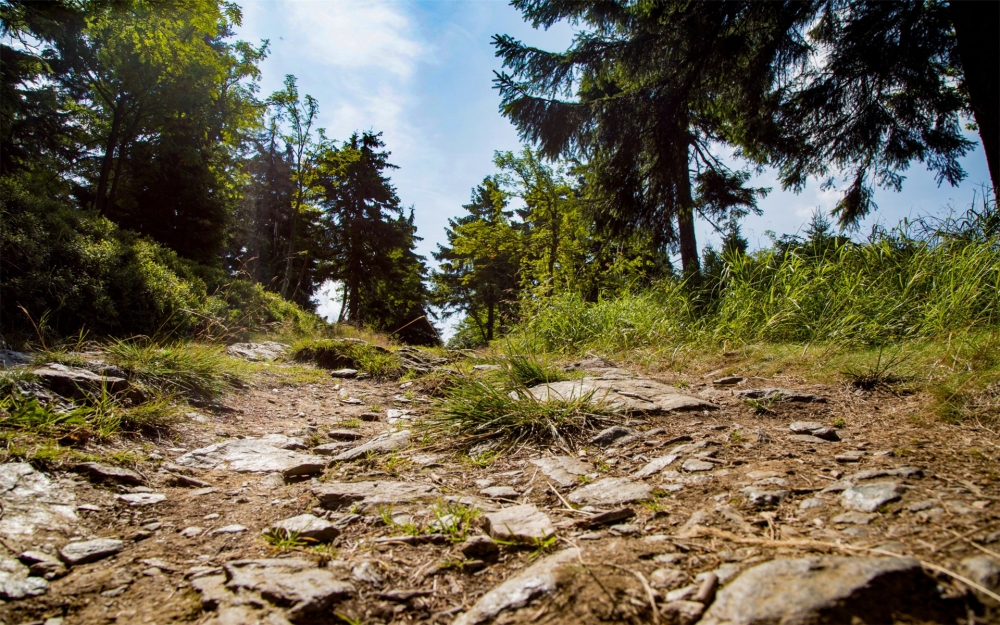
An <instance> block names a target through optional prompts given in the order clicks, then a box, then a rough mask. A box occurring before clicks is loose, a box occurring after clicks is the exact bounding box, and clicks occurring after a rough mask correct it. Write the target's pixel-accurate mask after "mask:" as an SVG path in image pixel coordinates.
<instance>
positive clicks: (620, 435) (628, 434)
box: [587, 425, 639, 447]
mask: <svg viewBox="0 0 1000 625" xmlns="http://www.w3.org/2000/svg"><path fill="white" fill-rule="evenodd" d="M638 437H639V431H638V430H633V429H632V428H626V427H622V426H620V425H613V426H611V427H609V428H605V429H603V430H601V431H600V432H598V433H597V436H595V437H593V438H592V439H590V440H589V441H587V442H588V443H590V444H591V445H597V446H598V447H610V446H612V445H614V444H616V443H621V442H625V441H629V440H634V439H636V438H638Z"/></svg>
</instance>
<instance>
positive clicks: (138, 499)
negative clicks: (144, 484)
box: [115, 493, 167, 507]
mask: <svg viewBox="0 0 1000 625" xmlns="http://www.w3.org/2000/svg"><path fill="white" fill-rule="evenodd" d="M166 498H167V496H166V495H164V494H163V493H127V494H125V495H117V496H116V497H115V499H117V500H119V501H124V502H125V503H127V504H128V505H130V506H135V507H137V506H151V505H153V504H157V503H160V502H161V501H164V500H165V499H166Z"/></svg>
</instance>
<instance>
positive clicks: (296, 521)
mask: <svg viewBox="0 0 1000 625" xmlns="http://www.w3.org/2000/svg"><path fill="white" fill-rule="evenodd" d="M271 529H272V530H282V531H285V532H288V533H290V534H291V533H294V534H298V535H299V537H300V538H306V539H309V540H314V541H316V542H320V543H328V542H331V541H333V540H334V539H335V538H337V536H340V530H339V529H337V527H336V526H335V525H334V524H333V523H330V522H329V521H327V520H325V519H320V518H318V517H314V516H313V515H311V514H300V515H299V516H293V517H292V518H290V519H285V520H283V521H278V522H277V523H275V524H274V525H272V526H271Z"/></svg>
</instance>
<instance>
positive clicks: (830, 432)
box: [788, 421, 840, 441]
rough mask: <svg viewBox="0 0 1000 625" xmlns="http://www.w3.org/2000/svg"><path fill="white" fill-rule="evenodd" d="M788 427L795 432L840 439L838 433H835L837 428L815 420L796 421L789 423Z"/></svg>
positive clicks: (824, 438) (828, 439)
mask: <svg viewBox="0 0 1000 625" xmlns="http://www.w3.org/2000/svg"><path fill="white" fill-rule="evenodd" d="M788 429H789V430H791V431H792V432H794V433H795V434H808V435H810V436H815V437H816V438H822V439H823V440H827V441H839V440H840V435H839V434H837V430H835V429H833V428H831V427H827V426H825V425H823V424H822V423H817V422H815V421H796V422H794V423H792V424H790V425H789V426H788Z"/></svg>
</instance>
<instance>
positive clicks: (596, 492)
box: [567, 477, 653, 506]
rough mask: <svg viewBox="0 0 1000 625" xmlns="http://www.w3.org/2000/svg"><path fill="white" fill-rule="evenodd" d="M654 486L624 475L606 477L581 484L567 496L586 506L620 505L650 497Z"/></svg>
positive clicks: (573, 501) (574, 501) (572, 500)
mask: <svg viewBox="0 0 1000 625" xmlns="http://www.w3.org/2000/svg"><path fill="white" fill-rule="evenodd" d="M652 496H653V487H651V486H650V485H649V484H645V483H643V482H634V481H632V480H630V479H628V478H624V477H606V478H604V479H600V480H597V481H596V482H591V483H590V484H586V485H584V486H581V487H580V488H578V489H576V490H574V491H573V492H572V493H570V494H569V495H568V496H567V499H569V500H570V501H571V502H572V503H575V504H580V505H584V506H588V505H589V506H620V505H623V504H627V503H632V502H635V501H642V500H644V499H650V498H652Z"/></svg>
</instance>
